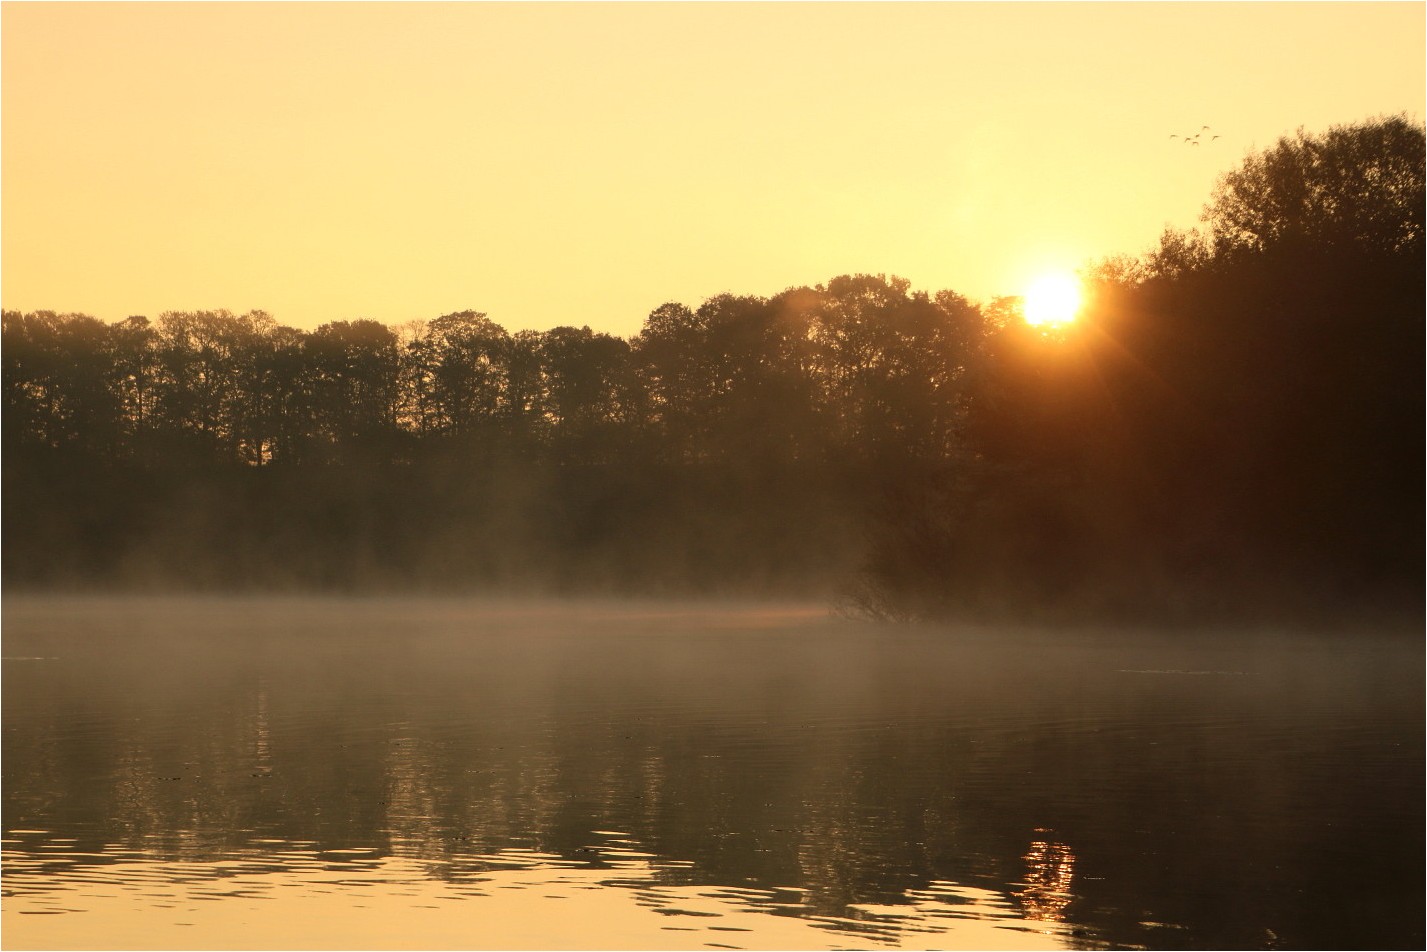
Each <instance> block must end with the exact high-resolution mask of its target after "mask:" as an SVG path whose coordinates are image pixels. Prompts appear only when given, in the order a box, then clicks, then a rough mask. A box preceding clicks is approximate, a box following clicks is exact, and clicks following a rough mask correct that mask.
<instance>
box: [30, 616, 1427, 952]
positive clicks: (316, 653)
mask: <svg viewBox="0 0 1427 952" xmlns="http://www.w3.org/2000/svg"><path fill="white" fill-rule="evenodd" d="M3 620H4V659H5V660H4V664H3V676H4V683H3V705H4V708H3V709H4V750H3V753H4V759H3V781H4V802H3V825H4V853H3V886H4V900H3V927H4V933H5V945H6V947H7V948H10V949H28V948H151V949H161V948H188V949H207V948H212V949H220V948H285V949H303V948H342V949H361V948H431V949H437V948H502V949H513V948H574V949H606V948H608V949H619V948H631V949H632V948H689V949H704V948H734V949H758V948H765V949H766V948H781V949H804V948H806V949H815V948H828V949H838V948H851V949H882V948H928V949H935V948H975V949H989V948H1010V949H1018V948H1026V949H1031V948H1127V947H1129V948H1133V947H1143V948H1152V949H1161V948H1162V949H1206V948H1240V949H1267V948H1404V949H1407V948H1422V946H1423V942H1424V934H1423V896H1424V874H1423V859H1422V855H1423V854H1422V850H1423V843H1424V822H1423V820H1424V807H1423V804H1424V782H1423V767H1424V764H1423V748H1424V706H1423V661H1424V657H1423V646H1422V639H1421V633H1420V632H1408V633H1402V632H1396V633H1394V632H1386V631H1378V630H1373V629H1371V628H1368V629H1365V630H1362V631H1353V632H1293V631H1247V630H1225V631H1213V632H1209V631H1179V632H1173V633H1164V632H1161V633H1156V632H1142V631H1131V630H1094V629H1084V630H1056V631H1050V630H1032V629H1019V628H1018V629H1006V630H992V629H978V628H967V627H954V626H947V627H936V626H878V625H871V624H864V623H856V622H851V621H847V620H843V619H837V618H832V617H829V616H828V614H827V612H826V611H825V610H824V609H821V608H817V607H808V606H800V605H743V604H730V605H718V604H712V603H703V604H695V605H685V604H673V603H626V604H621V603H614V602H608V603H600V602H584V603H558V604H557V603H551V604H540V603H519V602H489V601H488V602H478V601H463V600H436V599H432V600H418V599H409V600H401V599H391V600H383V599H351V600H341V599H335V598H334V599H319V598H288V599H257V598H215V599H200V598H169V599H144V598H101V597H87V598H70V599H63V598H45V597H32V596H9V597H7V598H6V599H5V603H4V619H3Z"/></svg>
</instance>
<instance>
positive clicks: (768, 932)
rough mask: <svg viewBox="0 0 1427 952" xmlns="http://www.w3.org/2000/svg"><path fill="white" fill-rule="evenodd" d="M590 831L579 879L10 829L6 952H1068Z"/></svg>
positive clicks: (474, 861)
mask: <svg viewBox="0 0 1427 952" xmlns="http://www.w3.org/2000/svg"><path fill="white" fill-rule="evenodd" d="M601 833H602V837H601V842H600V846H599V850H598V852H599V856H600V858H601V859H600V863H599V864H598V865H591V864H590V863H587V862H581V861H577V860H571V859H568V858H566V857H562V856H560V855H558V854H553V853H545V852H540V851H538V850H533V849H506V850H500V851H497V852H493V853H486V854H472V855H469V856H464V857H459V858H453V859H452V860H451V861H449V862H445V863H436V862H432V861H431V860H429V859H426V858H423V857H422V856H421V855H420V854H421V853H422V852H423V851H422V849H421V846H420V844H419V843H415V844H411V847H412V848H411V849H410V850H409V851H408V850H405V849H404V847H402V846H400V845H398V846H397V849H396V852H395V853H394V854H392V855H382V854H380V853H379V852H378V851H376V850H374V849H373V850H364V849H359V848H352V849H327V850H319V849H317V848H315V846H316V844H312V843H296V842H294V843H284V842H281V841H273V840H258V841H254V842H253V843H252V845H251V846H250V847H249V848H247V849H244V850H241V851H235V852H233V853H230V854H228V855H226V856H224V857H222V858H221V859H216V860H212V861H208V862H190V861H166V860H160V859H154V858H151V857H148V856H146V855H144V854H143V853H142V852H141V851H134V850H108V849H106V850H103V851H101V852H99V853H90V854H79V853H75V852H72V851H73V849H74V844H73V843H72V842H65V843H60V842H55V841H54V840H53V839H51V838H50V837H49V836H48V835H47V834H45V833H44V832H42V831H24V832H21V831H12V834H11V835H10V836H8V837H7V839H6V846H7V849H6V851H5V853H4V862H5V867H6V873H7V875H6V893H7V895H6V900H5V904H4V907H3V921H4V930H5V939H6V947H7V948H12V949H40V948H44V949H82V948H108V949H140V948H146V949H180V948H183V949H192V948H204V949H230V948H283V949H318V948H328V949H330V948H343V949H402V948H426V949H493V948H494V949H532V948H539V949H669V948H697V947H712V948H729V949H770V948H772V949H849V948H851V949H856V948H887V949H934V948H947V947H960V948H977V949H1062V948H1067V947H1069V941H1070V937H1069V933H1068V932H1067V931H1064V930H1060V931H1057V930H1047V929H1045V928H1044V927H1043V925H1041V924H1037V923H1032V922H1030V921H1029V920H1028V919H1027V918H1025V917H1023V916H1022V915H1021V914H1020V912H1019V911H1018V910H1017V909H1016V907H1015V904H1014V903H1013V902H1011V901H1010V899H1009V898H1008V897H1006V896H1004V895H1002V894H999V893H997V892H994V891H992V890H987V889H982V888H977V887H971V886H965V885H959V884H956V883H950V882H932V883H930V884H928V885H927V886H926V887H925V888H923V889H915V890H908V891H907V892H906V893H905V895H904V897H903V898H904V899H905V902H902V903H895V904H878V905H871V904H855V905H851V906H849V907H847V910H846V915H845V916H829V915H819V914H816V911H815V910H813V909H811V908H809V907H808V906H807V905H806V903H805V892H806V891H805V890H803V889H801V888H798V887H786V888H773V889H768V888H759V887H752V886H748V887H738V886H711V885H687V884H679V883H678V882H676V881H674V879H675V878H676V877H671V876H670V873H671V871H674V870H676V869H678V868H680V867H686V866H690V865H692V863H689V862H680V861H677V860H664V859H660V858H659V857H656V856H654V855H652V854H650V853H647V852H644V851H642V850H640V849H639V848H638V844H636V843H634V842H633V841H632V840H630V839H629V838H627V837H625V836H623V835H621V834H620V833H619V832H618V831H601ZM16 846H23V847H24V848H23V849H16V848H15V847H16ZM56 848H57V849H56ZM51 850H54V851H51ZM404 852H405V853H406V854H407V855H403V853H404ZM54 873H60V874H61V875H53V874H54Z"/></svg>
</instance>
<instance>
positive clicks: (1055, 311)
mask: <svg viewBox="0 0 1427 952" xmlns="http://www.w3.org/2000/svg"><path fill="white" fill-rule="evenodd" d="M1079 311H1080V282H1079V281H1077V280H1076V279H1075V278H1074V277H1072V276H1071V275H1068V274H1047V275H1043V276H1042V277H1040V278H1037V279H1036V281H1035V283H1033V284H1032V285H1031V286H1030V287H1029V288H1027V289H1026V296H1025V314H1026V323H1027V324H1033V325H1036V326H1041V325H1043V324H1068V323H1070V322H1071V321H1073V320H1075V316H1076V314H1077V313H1079Z"/></svg>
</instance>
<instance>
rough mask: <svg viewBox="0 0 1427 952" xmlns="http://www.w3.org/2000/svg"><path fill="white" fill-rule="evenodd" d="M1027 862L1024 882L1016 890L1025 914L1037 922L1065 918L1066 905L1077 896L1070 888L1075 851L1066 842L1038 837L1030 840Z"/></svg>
mask: <svg viewBox="0 0 1427 952" xmlns="http://www.w3.org/2000/svg"><path fill="white" fill-rule="evenodd" d="M1036 832H1037V833H1043V834H1048V833H1050V832H1051V831H1050V830H1045V829H1038V830H1036ZM1025 861H1026V879H1025V883H1024V885H1023V886H1022V887H1021V888H1020V889H1018V890H1016V892H1015V896H1016V898H1017V899H1018V900H1019V901H1020V904H1021V908H1023V909H1024V910H1025V911H1026V917H1027V918H1029V919H1034V920H1036V921H1038V922H1060V921H1062V920H1063V919H1064V918H1065V909H1066V907H1067V906H1069V905H1070V904H1071V902H1072V901H1074V899H1075V896H1074V894H1073V893H1071V891H1070V884H1071V880H1072V879H1074V876H1075V853H1074V852H1072V851H1071V849H1070V847H1069V846H1066V845H1065V844H1064V843H1058V842H1056V841H1054V840H1051V839H1048V838H1047V839H1038V840H1033V841H1032V842H1031V846H1030V849H1028V850H1027V851H1026V855H1025Z"/></svg>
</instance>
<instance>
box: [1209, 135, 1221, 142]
mask: <svg viewBox="0 0 1427 952" xmlns="http://www.w3.org/2000/svg"><path fill="white" fill-rule="evenodd" d="M1217 138H1219V137H1218V136H1210V137H1209V141H1210V142H1213V141H1214V140H1215V139H1217Z"/></svg>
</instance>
